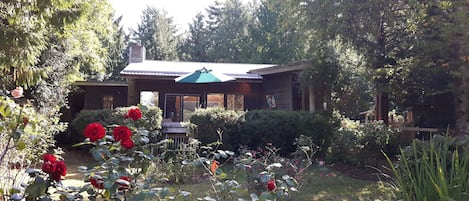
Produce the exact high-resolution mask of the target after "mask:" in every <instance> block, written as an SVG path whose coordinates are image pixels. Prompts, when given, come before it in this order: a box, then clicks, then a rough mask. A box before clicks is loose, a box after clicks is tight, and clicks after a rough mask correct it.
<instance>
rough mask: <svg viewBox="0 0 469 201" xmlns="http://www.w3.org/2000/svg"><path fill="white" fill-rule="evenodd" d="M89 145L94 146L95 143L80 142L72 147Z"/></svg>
mask: <svg viewBox="0 0 469 201" xmlns="http://www.w3.org/2000/svg"><path fill="white" fill-rule="evenodd" d="M88 144H94V143H92V142H89V141H88V142H80V143H77V144H74V145H72V147H79V146H83V145H88Z"/></svg>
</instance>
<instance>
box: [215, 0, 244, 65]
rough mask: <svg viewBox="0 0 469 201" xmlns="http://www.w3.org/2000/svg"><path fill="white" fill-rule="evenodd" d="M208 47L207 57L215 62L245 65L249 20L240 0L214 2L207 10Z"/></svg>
mask: <svg viewBox="0 0 469 201" xmlns="http://www.w3.org/2000/svg"><path fill="white" fill-rule="evenodd" d="M207 13H208V27H209V36H208V38H209V40H210V42H211V43H210V46H209V49H208V55H209V56H210V60H212V61H216V62H239V63H246V58H247V57H248V56H249V55H246V52H245V49H246V47H245V44H247V42H248V41H249V39H248V32H247V26H248V24H249V23H250V20H251V18H250V17H249V16H248V14H247V10H246V7H245V6H244V5H243V4H242V2H241V0H227V1H226V2H225V3H223V4H221V3H219V2H215V4H214V5H211V6H210V7H209V9H208V10H207Z"/></svg>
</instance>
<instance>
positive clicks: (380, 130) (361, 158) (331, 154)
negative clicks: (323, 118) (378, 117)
mask: <svg viewBox="0 0 469 201" xmlns="http://www.w3.org/2000/svg"><path fill="white" fill-rule="evenodd" d="M338 121H339V122H340V126H339V127H338V128H337V129H335V131H334V134H333V136H332V142H331V144H330V147H329V149H328V155H327V156H328V158H329V160H332V161H343V162H348V163H353V164H357V165H367V164H368V165H369V164H373V165H377V162H378V161H379V159H383V158H382V154H381V151H384V152H386V153H387V154H389V155H391V156H394V155H395V154H396V153H397V152H398V150H399V148H398V147H399V144H398V143H397V142H396V140H397V137H398V135H399V131H398V130H397V129H395V128H392V127H389V126H387V125H385V124H384V123H383V122H380V121H376V122H367V123H364V124H360V122H359V121H354V120H350V119H347V118H344V117H338Z"/></svg>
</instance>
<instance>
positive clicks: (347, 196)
mask: <svg viewBox="0 0 469 201" xmlns="http://www.w3.org/2000/svg"><path fill="white" fill-rule="evenodd" d="M64 158H65V161H66V163H67V167H68V174H67V177H66V180H64V181H63V183H64V185H65V186H81V185H83V184H84V182H83V176H82V175H81V174H80V173H79V172H78V171H77V167H78V166H80V165H83V163H90V162H93V159H92V158H90V157H89V156H87V153H86V152H80V151H68V152H66V153H65V155H64ZM221 168H222V169H223V171H225V172H231V170H232V167H229V166H224V167H221ZM363 172H365V173H361V174H366V172H369V174H372V171H363ZM233 174H234V173H232V172H231V173H228V175H231V176H236V177H237V181H239V182H240V183H241V185H242V186H243V187H242V188H241V189H240V190H238V192H239V193H240V194H241V195H242V196H243V197H249V196H248V194H249V193H248V192H247V188H246V187H244V186H245V185H244V184H246V181H245V179H243V175H240V174H241V173H237V174H238V175H233ZM305 175H307V176H306V177H305V178H304V179H303V181H300V185H301V186H300V187H299V193H296V194H294V198H295V199H293V200H305V201H312V200H321V201H322V200H325V201H328V200H342V201H354V200H357V201H361V200H364V201H365V200H373V201H379V200H391V198H392V197H391V195H392V192H391V189H390V188H389V187H386V186H388V184H387V183H384V182H379V181H370V180H362V179H354V178H351V177H349V176H346V175H344V174H342V173H340V172H338V171H335V170H332V169H327V171H325V169H324V168H318V167H310V168H309V170H308V171H307V172H306V173H305ZM364 176H366V175H364ZM165 187H170V189H172V190H173V191H174V190H176V189H181V190H185V191H188V192H191V193H192V197H194V198H197V197H204V196H205V195H204V194H205V192H208V191H210V190H211V185H210V182H208V181H207V180H202V181H200V182H194V183H190V184H177V185H174V184H173V185H165ZM194 200H195V199H194Z"/></svg>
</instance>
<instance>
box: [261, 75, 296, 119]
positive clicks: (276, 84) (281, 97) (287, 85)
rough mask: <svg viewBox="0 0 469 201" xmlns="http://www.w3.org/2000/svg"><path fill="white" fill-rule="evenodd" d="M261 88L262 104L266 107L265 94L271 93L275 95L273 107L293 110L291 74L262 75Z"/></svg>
mask: <svg viewBox="0 0 469 201" xmlns="http://www.w3.org/2000/svg"><path fill="white" fill-rule="evenodd" d="M263 77H264V83H263V84H262V89H263V105H264V107H265V108H268V106H267V101H266V98H265V97H266V96H267V95H271V96H274V97H275V104H276V106H277V107H276V108H275V109H281V110H293V84H292V74H291V73H289V72H287V73H277V74H271V75H264V76H263Z"/></svg>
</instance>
